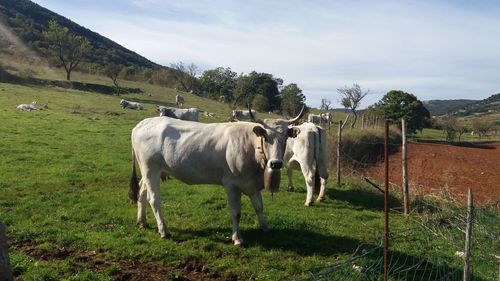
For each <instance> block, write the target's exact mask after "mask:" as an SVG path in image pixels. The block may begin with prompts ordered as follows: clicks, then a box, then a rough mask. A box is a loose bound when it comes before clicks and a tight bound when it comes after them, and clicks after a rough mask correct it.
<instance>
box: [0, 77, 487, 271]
mask: <svg viewBox="0 0 500 281" xmlns="http://www.w3.org/2000/svg"><path fill="white" fill-rule="evenodd" d="M125 86H140V87H141V88H143V89H144V93H143V94H134V95H128V96H127V97H128V98H132V99H135V100H139V101H142V102H143V103H144V104H145V107H146V110H144V111H132V110H123V109H121V107H120V106H119V105H118V102H119V99H120V98H121V97H118V96H109V95H102V94H96V93H89V92H82V91H73V90H67V89H60V88H37V87H26V86H20V85H12V84H2V83H0V135H1V137H0V155H1V156H2V160H1V161H0V221H4V222H5V223H6V225H7V227H8V233H7V236H8V239H9V243H10V244H11V253H10V254H11V263H12V265H13V270H14V273H15V275H16V276H18V277H22V279H23V280H116V279H119V278H120V276H121V277H123V276H126V275H123V274H124V272H128V273H129V274H132V273H133V272H134V271H138V270H141V269H144V268H146V269H158V272H160V273H161V272H163V274H164V276H165V279H166V280H170V279H175V280H185V279H182V276H188V274H190V273H192V272H198V274H200V275H198V276H202V277H204V278H214V279H216V278H218V280H221V279H223V280H310V279H311V278H312V277H313V274H314V273H316V272H318V271H320V270H321V269H324V268H326V267H328V266H329V265H333V264H335V263H338V262H339V261H343V260H346V259H347V258H348V257H349V256H350V255H351V254H352V253H353V252H354V251H355V249H356V248H357V247H358V245H360V244H367V245H378V244H379V241H380V240H379V238H380V235H381V233H382V227H383V213H382V196H381V195H380V194H378V192H377V191H376V190H374V191H372V190H371V189H367V188H363V187H360V186H357V185H354V184H351V185H349V184H348V185H344V186H342V187H341V188H337V187H333V186H334V184H333V182H334V180H332V181H330V182H329V183H328V187H329V188H330V190H329V191H328V198H327V200H326V201H325V202H323V203H321V204H319V205H314V206H312V207H309V208H306V207H304V206H303V202H304V200H305V190H304V188H303V186H304V183H303V179H302V176H301V175H300V173H298V172H295V175H294V177H295V182H296V186H297V191H296V192H294V193H289V192H284V191H283V192H279V193H277V194H274V197H273V196H271V194H269V193H264V206H265V214H266V216H267V219H268V223H269V227H270V230H269V232H267V233H262V232H261V231H260V230H259V229H258V226H257V220H256V216H255V214H254V211H253V208H252V207H251V204H250V202H249V200H248V198H246V197H245V198H243V200H242V202H243V208H242V218H241V228H242V235H243V238H244V239H245V243H246V244H245V247H242V248H238V247H235V246H233V245H232V244H231V239H230V234H231V224H230V219H229V212H228V207H227V204H226V197H225V193H224V191H223V188H222V187H220V186H212V185H206V186H189V185H185V184H183V183H181V182H179V181H177V180H173V179H172V180H168V181H167V182H165V183H162V202H163V203H162V204H163V210H164V214H165V217H166V220H167V224H168V226H169V227H170V230H171V232H172V234H173V237H172V238H171V239H166V240H162V239H160V236H159V235H158V233H157V231H156V224H155V222H154V219H153V217H152V215H151V212H150V209H148V220H149V222H150V227H149V228H148V229H139V228H138V227H137V226H136V225H135V218H136V210H137V208H136V206H135V205H134V204H131V203H129V201H128V198H127V191H128V179H129V175H130V172H131V159H130V132H131V129H132V128H133V127H134V126H135V124H137V123H138V122H139V121H140V120H142V119H143V118H146V117H150V116H156V112H155V111H154V108H155V105H156V104H165V105H168V104H172V103H173V96H174V95H175V92H174V91H172V90H166V89H164V88H158V87H154V86H151V85H140V84H132V83H130V85H125ZM150 94H151V96H150ZM32 100H37V101H38V104H39V106H40V107H42V105H43V104H45V103H48V109H45V110H37V111H32V112H19V111H17V110H16V109H15V107H16V106H17V105H18V104H21V103H30V102H31V101H32ZM186 100H187V103H188V104H187V106H197V107H199V108H201V109H202V110H207V111H210V112H215V114H216V116H217V117H216V118H215V119H214V120H216V121H223V120H225V119H226V118H227V116H228V114H229V112H230V109H229V107H228V106H227V105H223V104H220V103H217V102H214V101H210V100H206V99H201V98H196V97H192V96H188V97H187V98H186ZM201 118H202V121H203V122H209V121H211V119H208V118H206V117H205V116H202V117H201ZM207 164H208V163H207ZM284 175H285V174H283V177H282V179H283V180H282V184H281V190H285V185H286V180H285V177H284ZM301 187H302V188H301ZM148 208H149V206H148ZM392 219H393V220H392V223H391V227H393V228H394V229H398V228H399V229H402V228H404V226H405V225H406V221H405V220H404V219H403V218H402V216H400V215H398V214H394V215H392ZM434 240H435V241H434ZM434 240H432V241H431V242H430V243H432V245H435V247H433V248H435V249H441V248H443V247H442V246H440V245H442V244H441V243H443V241H440V240H439V239H437V238H436V239H434ZM391 249H392V250H393V251H394V252H395V253H398V255H400V256H405V257H417V258H418V257H424V254H423V250H424V249H416V248H415V247H413V245H412V243H411V241H408V243H403V244H399V245H395V246H393V247H392V248H391ZM454 251H455V249H443V250H442V251H440V252H438V254H436V255H439V256H443V257H448V259H450V260H453V262H451V264H452V265H451V268H449V269H451V270H456V271H457V272H459V271H460V270H461V269H460V268H461V267H460V266H461V265H460V264H461V263H460V261H459V260H457V259H454V257H453V253H454ZM478 252H479V251H478ZM479 268H480V267H479ZM160 269H162V270H163V271H161V270H160ZM476 269H477V267H476ZM480 269H481V268H480ZM493 270H494V269H493ZM475 272H476V273H477V274H479V276H495V272H484V273H478V272H477V271H475ZM360 278H361V277H360ZM426 280H427V279H426ZM481 280H483V279H481ZM484 280H488V279H487V278H486V277H485V279H484Z"/></svg>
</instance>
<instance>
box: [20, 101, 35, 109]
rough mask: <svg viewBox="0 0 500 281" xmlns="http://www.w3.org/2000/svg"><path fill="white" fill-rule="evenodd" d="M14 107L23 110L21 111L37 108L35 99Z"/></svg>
mask: <svg viewBox="0 0 500 281" xmlns="http://www.w3.org/2000/svg"><path fill="white" fill-rule="evenodd" d="M16 108H17V109H19V110H23V111H31V110H36V109H37V108H36V101H33V102H32V103H30V104H20V105H18V106H17V107H16Z"/></svg>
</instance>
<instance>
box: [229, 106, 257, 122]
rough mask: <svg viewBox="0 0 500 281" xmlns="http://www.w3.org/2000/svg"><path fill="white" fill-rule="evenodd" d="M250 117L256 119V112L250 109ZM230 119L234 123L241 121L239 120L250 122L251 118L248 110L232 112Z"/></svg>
mask: <svg viewBox="0 0 500 281" xmlns="http://www.w3.org/2000/svg"><path fill="white" fill-rule="evenodd" d="M252 115H253V117H254V118H256V117H257V112H256V111H255V110H253V109H252ZM231 118H232V119H233V120H235V121H241V120H250V119H252V117H251V116H250V112H248V110H239V109H236V110H233V112H232V113H231Z"/></svg>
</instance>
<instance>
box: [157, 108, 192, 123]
mask: <svg viewBox="0 0 500 281" xmlns="http://www.w3.org/2000/svg"><path fill="white" fill-rule="evenodd" d="M158 112H159V113H160V116H167V117H171V118H175V119H181V120H187V121H196V122H198V121H199V120H200V111H199V110H198V108H175V107H167V106H158Z"/></svg>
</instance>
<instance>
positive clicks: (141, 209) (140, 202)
mask: <svg viewBox="0 0 500 281" xmlns="http://www.w3.org/2000/svg"><path fill="white" fill-rule="evenodd" d="M139 186H140V190H139V198H138V199H137V224H138V225H139V226H140V227H143V228H144V227H146V226H147V222H146V202H147V200H148V189H147V187H146V185H145V184H143V182H142V179H141V181H140V182H139Z"/></svg>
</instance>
